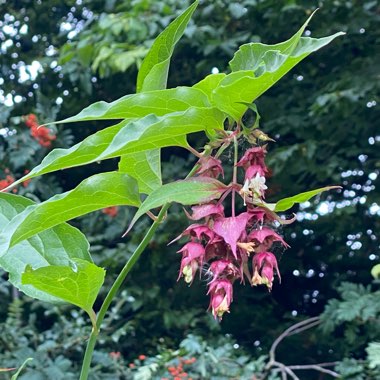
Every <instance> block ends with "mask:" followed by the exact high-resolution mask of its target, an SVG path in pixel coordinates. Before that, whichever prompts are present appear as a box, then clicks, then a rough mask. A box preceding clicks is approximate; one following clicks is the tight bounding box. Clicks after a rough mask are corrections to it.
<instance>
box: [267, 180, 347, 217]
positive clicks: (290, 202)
mask: <svg viewBox="0 0 380 380" xmlns="http://www.w3.org/2000/svg"><path fill="white" fill-rule="evenodd" d="M340 188H341V187H340V186H326V187H321V188H319V189H315V190H310V191H306V192H304V193H300V194H297V195H293V196H292V197H289V198H284V199H281V200H280V201H278V202H277V203H276V204H275V205H274V211H276V212H279V211H286V210H289V209H290V208H292V207H293V206H294V205H295V204H296V203H302V202H307V201H308V200H309V199H311V198H312V197H314V196H316V195H318V194H320V193H322V192H323V191H328V190H332V189H340Z"/></svg>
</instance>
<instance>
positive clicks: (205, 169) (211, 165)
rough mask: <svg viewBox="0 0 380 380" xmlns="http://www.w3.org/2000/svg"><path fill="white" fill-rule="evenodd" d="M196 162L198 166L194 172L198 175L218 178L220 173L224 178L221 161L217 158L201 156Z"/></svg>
mask: <svg viewBox="0 0 380 380" xmlns="http://www.w3.org/2000/svg"><path fill="white" fill-rule="evenodd" d="M197 164H198V165H199V168H198V169H197V171H196V172H195V173H196V174H197V175H198V176H199V177H211V178H218V177H219V175H222V177H223V178H224V171H223V167H222V162H221V161H220V160H219V159H218V158H214V157H211V156H206V157H201V158H200V159H199V161H198V162H197Z"/></svg>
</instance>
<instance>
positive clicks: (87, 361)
mask: <svg viewBox="0 0 380 380" xmlns="http://www.w3.org/2000/svg"><path fill="white" fill-rule="evenodd" d="M169 206H170V204H169V203H167V204H165V205H164V206H163V207H162V209H161V211H160V213H159V214H158V216H157V220H156V221H155V222H154V223H153V224H152V225H151V227H150V228H149V230H148V232H147V233H146V235H145V236H144V239H143V240H142V241H141V243H140V244H139V246H138V247H137V248H136V250H135V251H134V252H133V254H132V256H131V257H130V258H129V260H128V261H127V263H126V264H125V265H124V268H123V269H122V270H121V272H120V273H119V275H118V276H117V278H116V280H115V282H114V283H113V285H112V287H111V289H110V290H109V292H108V294H107V296H106V298H105V300H104V302H103V304H102V306H101V308H100V310H99V313H98V316H97V318H96V326H95V327H96V328H93V329H92V331H91V335H90V338H89V340H88V342H87V348H86V352H85V355H84V358H83V363H82V371H81V374H80V378H79V380H87V379H88V375H89V371H90V366H91V360H92V355H93V352H94V348H95V344H96V339H97V337H98V334H99V330H100V326H101V324H102V322H103V319H104V317H105V315H106V313H107V311H108V308H109V307H110V305H111V303H112V301H113V299H114V298H115V296H116V293H117V291H118V290H119V289H120V287H121V285H122V284H123V282H124V280H125V278H126V276H127V275H128V273H129V272H130V270H131V269H132V268H133V266H134V265H135V263H136V261H137V260H138V258H139V257H140V255H141V254H142V252H143V251H144V249H145V248H146V246H147V245H148V244H149V242H150V240H151V239H152V237H153V235H154V233H155V232H156V229H157V228H158V226H159V224H160V223H161V221H162V219H163V218H164V216H165V214H166V211H167V210H168V208H169Z"/></svg>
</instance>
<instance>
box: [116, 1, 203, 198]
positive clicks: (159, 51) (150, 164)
mask: <svg viewBox="0 0 380 380" xmlns="http://www.w3.org/2000/svg"><path fill="white" fill-rule="evenodd" d="M197 5H198V2H195V3H194V4H192V5H191V6H190V7H189V8H188V9H187V10H185V12H183V13H182V14H181V15H180V16H179V17H177V18H176V19H175V20H174V21H173V22H172V23H170V25H169V26H168V27H167V28H166V29H165V30H164V31H163V32H162V33H161V34H160V35H159V36H158V37H157V38H156V40H155V41H154V43H153V45H152V47H151V48H150V50H149V52H148V54H147V56H146V57H145V59H144V61H143V63H142V65H141V68H140V70H139V73H138V77H137V84H136V88H137V92H140V91H144V94H142V96H144V95H145V94H147V93H146V91H149V90H162V89H165V88H166V84H167V78H168V71H169V66H170V58H171V56H172V54H173V50H174V46H175V45H176V43H177V42H178V40H179V39H180V38H181V36H182V35H183V33H184V31H185V28H186V26H187V24H188V22H189V21H190V19H191V16H192V14H193V12H194V10H195V8H196V7H197ZM188 90H189V89H187V92H185V90H184V89H183V90H182V93H179V92H178V91H177V93H176V94H175V95H176V96H177V102H184V101H186V100H187V101H188V103H189V104H191V105H192V106H198V107H202V106H207V104H206V103H204V104H203V105H201V104H200V102H204V101H205V96H204V95H203V94H202V95H200V94H199V92H200V91H198V90H197V91H196V92H194V91H188ZM172 91H173V90H167V91H165V93H171V92H172ZM148 94H149V93H148ZM195 97H197V99H195ZM172 105H173V106H178V105H176V104H174V102H173V104H172ZM163 106H164V107H165V106H166V107H167V108H168V107H169V104H168V105H163ZM156 107H157V105H156ZM181 109H182V108H178V109H177V111H180V110H181ZM154 113H155V114H156V115H157V112H154ZM166 113H168V112H166ZM119 170H121V171H123V172H124V173H128V174H131V175H132V176H133V177H134V178H136V179H137V181H138V183H139V188H140V191H141V192H143V193H146V194H149V193H150V192H151V191H152V190H154V189H156V188H157V187H159V186H161V185H162V181H161V150H160V149H153V150H150V151H147V152H134V153H132V154H129V155H127V156H123V157H122V158H121V161H120V165H119Z"/></svg>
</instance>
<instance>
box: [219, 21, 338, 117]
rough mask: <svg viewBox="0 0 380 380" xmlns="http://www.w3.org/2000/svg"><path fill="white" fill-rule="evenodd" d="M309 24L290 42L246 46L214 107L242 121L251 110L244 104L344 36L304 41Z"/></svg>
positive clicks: (238, 54) (224, 81)
mask: <svg viewBox="0 0 380 380" xmlns="http://www.w3.org/2000/svg"><path fill="white" fill-rule="evenodd" d="M309 20H310V18H309V19H308V20H307V21H306V23H305V24H304V25H303V26H302V27H301V29H300V30H299V31H298V32H297V33H296V34H295V35H294V36H293V37H292V38H290V39H289V40H288V41H285V42H282V43H279V44H276V45H265V44H261V43H250V44H245V45H242V46H241V47H240V48H239V50H238V51H237V52H236V53H235V56H234V58H233V59H232V60H231V62H230V66H231V69H232V71H233V72H232V73H230V74H228V75H227V76H226V77H225V78H224V79H223V80H222V81H221V82H220V83H219V85H218V86H217V88H216V89H215V90H214V93H213V99H212V100H213V104H215V105H216V106H217V107H218V108H219V109H221V110H223V111H225V112H226V113H228V114H229V115H231V116H232V117H233V118H235V119H236V120H238V119H240V118H241V116H242V115H243V114H244V112H245V110H246V109H247V107H246V106H245V105H243V104H240V103H252V102H253V101H254V100H255V99H257V98H258V97H259V96H260V95H261V94H263V93H264V92H265V91H267V90H268V89H269V88H270V87H272V86H273V85H274V84H275V83H276V82H277V81H278V80H279V79H281V78H282V77H283V76H284V75H285V74H286V73H287V72H288V71H289V70H291V69H292V68H293V67H294V66H296V65H297V64H298V63H299V62H301V61H302V60H303V59H304V58H306V57H307V56H308V55H309V54H311V53H312V52H314V51H317V50H318V49H320V48H322V47H323V46H325V45H327V44H329V43H330V42H331V41H332V40H334V39H335V38H336V37H338V36H341V35H343V34H344V33H341V32H340V33H336V34H334V35H332V36H329V37H325V38H320V39H316V38H309V37H301V35H302V33H303V30H304V29H305V27H306V25H307V23H308V22H309Z"/></svg>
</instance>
